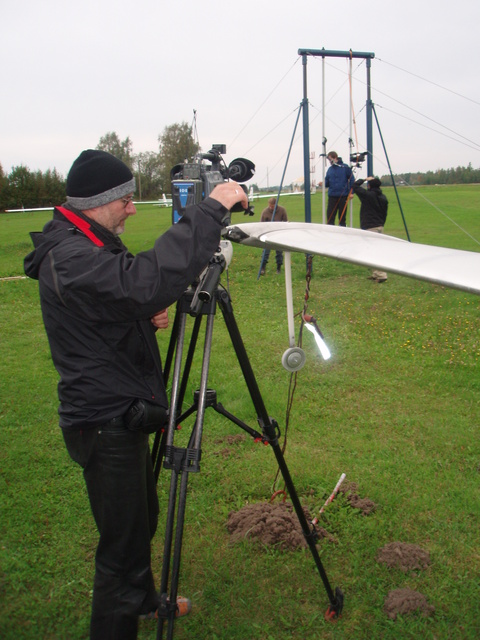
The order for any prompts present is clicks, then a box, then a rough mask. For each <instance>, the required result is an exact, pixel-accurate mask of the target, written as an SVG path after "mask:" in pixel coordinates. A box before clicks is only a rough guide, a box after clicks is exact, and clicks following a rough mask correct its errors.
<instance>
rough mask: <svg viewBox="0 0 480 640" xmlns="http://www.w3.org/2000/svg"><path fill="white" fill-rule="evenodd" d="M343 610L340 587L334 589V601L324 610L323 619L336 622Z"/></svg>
mask: <svg viewBox="0 0 480 640" xmlns="http://www.w3.org/2000/svg"><path fill="white" fill-rule="evenodd" d="M342 610H343V592H342V590H341V589H340V587H336V589H335V602H334V603H332V604H330V606H329V607H328V609H327V611H326V612H325V620H328V621H329V622H336V621H337V620H338V618H340V617H341V615H342Z"/></svg>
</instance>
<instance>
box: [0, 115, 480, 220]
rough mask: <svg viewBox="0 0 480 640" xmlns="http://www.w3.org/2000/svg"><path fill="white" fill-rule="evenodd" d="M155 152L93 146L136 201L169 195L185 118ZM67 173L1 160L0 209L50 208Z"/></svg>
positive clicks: (185, 151)
mask: <svg viewBox="0 0 480 640" xmlns="http://www.w3.org/2000/svg"><path fill="white" fill-rule="evenodd" d="M157 140H158V151H157V152H154V151H145V152H142V153H137V154H135V153H134V152H133V143H132V141H131V140H130V138H129V137H127V138H125V139H124V140H121V139H120V138H119V136H118V134H117V133H116V132H115V131H110V132H108V133H106V134H105V135H104V136H102V137H101V138H100V140H99V142H98V145H97V147H96V148H97V149H100V150H103V151H108V152H109V153H111V154H113V155H114V156H116V157H117V158H119V159H120V160H123V162H125V164H126V165H127V166H129V167H130V169H131V170H132V173H133V174H134V176H135V179H136V183H137V191H136V194H135V197H136V198H138V199H139V200H158V199H159V198H161V197H162V194H164V193H165V194H166V193H170V191H171V187H170V183H171V179H170V171H171V169H172V168H173V167H174V166H175V165H177V164H181V163H183V162H185V160H191V159H192V158H193V157H194V156H195V155H196V154H197V153H198V152H199V151H200V147H199V145H198V143H197V142H195V140H194V138H193V133H192V127H191V126H189V125H188V124H187V123H186V122H181V123H174V124H172V125H168V126H166V127H165V129H164V130H163V132H162V133H161V134H159V135H158V138H157ZM381 180H382V183H383V185H385V186H388V185H392V177H391V176H390V175H385V176H382V177H381ZM394 180H395V184H409V185H412V186H417V185H433V184H472V183H480V168H478V169H474V168H473V167H472V164H471V163H470V164H469V165H468V166H467V167H456V168H451V169H437V171H427V172H425V173H421V172H411V173H404V174H401V175H400V174H398V175H394ZM65 185H66V176H65V177H64V176H62V175H61V174H59V173H58V172H57V170H56V169H53V170H52V169H48V170H47V171H45V172H42V171H31V170H30V169H29V168H28V167H26V166H23V165H20V166H17V167H13V168H12V170H11V171H10V173H9V174H5V173H4V171H3V168H2V165H1V164H0V211H5V210H7V209H22V208H25V209H28V208H34V207H53V206H54V205H57V204H61V203H62V202H65V198H66V195H65Z"/></svg>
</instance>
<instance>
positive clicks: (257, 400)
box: [152, 262, 343, 640]
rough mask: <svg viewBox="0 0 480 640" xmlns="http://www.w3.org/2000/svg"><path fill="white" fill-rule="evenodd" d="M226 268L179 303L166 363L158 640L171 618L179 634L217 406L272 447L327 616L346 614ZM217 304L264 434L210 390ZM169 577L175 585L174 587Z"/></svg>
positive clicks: (160, 438)
mask: <svg viewBox="0 0 480 640" xmlns="http://www.w3.org/2000/svg"><path fill="white" fill-rule="evenodd" d="M222 270H223V265H222V266H220V267H219V265H218V263H217V262H215V264H213V265H210V267H209V269H208V270H207V274H206V276H205V278H204V280H203V286H202V283H200V284H199V285H198V286H197V288H196V290H188V291H187V292H186V293H185V294H184V295H183V297H182V298H181V299H180V300H179V301H178V303H177V310H176V315H175V321H174V324H173V329H172V334H171V338H170V345H169V349H168V353H167V358H166V361H165V370H164V376H165V378H166V380H167V379H168V376H169V371H170V367H171V363H172V361H173V359H174V370H173V378H172V392H171V399H170V420H169V425H168V429H167V430H166V431H165V432H164V433H163V434H162V435H160V433H159V432H158V433H157V435H156V438H155V442H154V446H153V449H152V457H153V462H154V468H155V474H156V477H157V479H158V475H159V473H160V468H161V464H162V458H164V462H163V466H164V467H165V468H166V469H171V471H172V474H171V480H170V494H169V503H168V510H167V522H166V531H165V546H164V556H163V566H162V576H161V585H160V607H159V620H158V629H157V640H161V639H162V638H163V630H164V625H165V622H167V625H168V627H167V638H168V639H171V638H173V628H174V622H175V611H176V605H175V603H176V599H177V589H178V581H179V574H180V556H181V548H182V537H183V526H184V520H185V505H186V498H187V484H188V475H189V473H196V472H199V471H200V457H201V442H202V433H203V421H204V415H205V411H206V409H207V408H208V407H213V409H215V411H217V412H218V413H220V414H222V415H223V416H225V417H227V418H228V419H229V420H231V421H232V422H234V423H235V424H236V425H238V426H239V427H240V428H242V429H244V430H245V431H246V432H247V433H249V434H250V435H251V436H252V437H254V438H255V439H260V440H262V441H263V442H266V443H268V444H269V445H270V446H271V447H272V449H273V452H274V453H275V457H276V459H277V462H278V465H279V468H280V471H281V473H282V476H283V479H284V481H285V485H286V488H287V490H288V493H289V495H290V499H291V501H292V504H293V506H294V509H295V512H296V514H297V517H298V519H299V521H300V525H301V527H302V530H303V534H304V536H305V539H306V542H307V544H308V546H309V548H310V551H311V553H312V556H313V559H314V561H315V564H316V566H317V569H318V572H319V574H320V577H321V579H322V581H323V584H324V586H325V589H326V592H327V595H328V599H329V601H330V604H329V607H328V609H327V612H326V614H325V616H326V618H328V619H334V618H337V617H338V616H340V614H341V611H342V608H343V594H342V591H341V590H340V589H339V588H338V587H337V588H336V589H335V592H334V591H333V590H332V587H331V586H330V583H329V581H328V577H327V575H326V573H325V570H324V568H323V565H322V562H321V560H320V557H319V554H318V551H317V547H316V541H317V540H318V533H317V531H316V529H315V526H312V525H311V524H309V523H308V521H307V519H306V517H305V513H304V511H303V509H302V506H301V503H300V500H299V498H298V495H297V492H296V490H295V487H294V485H293V482H292V478H291V476H290V473H289V470H288V468H287V465H286V463H285V459H284V456H283V452H282V450H281V447H280V445H279V442H278V437H279V428H278V424H277V423H276V421H275V420H273V419H272V418H271V417H269V415H268V413H267V410H266V408H265V405H264V402H263V399H262V396H261V394H260V390H259V388H258V385H257V382H256V380H255V376H254V373H253V370H252V367H251V365H250V361H249V359H248V356H247V352H246V350H245V346H244V344H243V341H242V337H241V335H240V331H239V329H238V326H237V323H236V320H235V317H234V314H233V309H232V304H231V299H230V296H229V294H228V292H227V291H226V290H225V289H223V288H222V287H219V286H218V285H219V280H220V275H221V272H222ZM209 272H210V273H209ZM217 306H218V307H219V308H220V309H221V311H222V314H223V318H224V320H225V324H226V326H227V329H228V333H229V336H230V339H231V341H232V344H233V347H234V349H235V353H236V356H237V358H238V362H239V364H240V367H241V370H242V373H243V376H244V379H245V382H246V384H247V387H248V390H249V393H250V396H251V399H252V402H253V405H254V407H255V410H256V414H257V420H258V424H259V426H260V428H261V433H260V432H258V431H256V430H255V429H252V428H251V427H249V426H248V425H247V424H245V423H244V422H243V421H242V420H240V419H238V418H237V417H235V416H234V415H232V414H231V413H229V412H228V411H227V410H226V409H225V408H224V407H223V406H222V405H221V404H220V403H218V402H217V395H216V392H215V391H214V390H212V389H208V387H207V380H208V371H209V366H210V353H211V346H212V336H213V323H214V318H215V312H216V309H217ZM188 315H191V316H194V317H195V323H194V327H193V330H192V334H191V337H190V345H189V349H188V353H187V356H186V359H185V364H184V367H183V376H182V375H181V369H182V361H183V347H184V342H185V328H186V319H187V316H188ZM204 316H205V317H206V331H205V342H204V351H203V363H202V371H201V380H200V388H199V389H198V390H197V391H196V392H195V394H194V402H193V405H192V406H191V407H190V408H189V409H188V410H187V411H186V412H184V413H183V414H182V415H179V414H178V408H179V407H181V406H182V403H183V398H184V395H185V391H186V385H187V381H188V377H189V373H190V370H191V366H192V362H193V356H194V353H195V348H196V343H197V340H198V335H199V331H200V325H201V322H202V318H203V317H204ZM174 353H175V358H174ZM194 412H196V420H195V424H194V426H193V429H192V432H191V435H190V439H189V443H188V446H187V447H186V448H179V447H176V446H174V444H173V440H174V434H175V430H176V428H177V425H178V424H180V423H181V421H182V420H184V419H185V418H186V417H188V416H189V415H191V414H193V413H194ZM177 494H178V505H177ZM175 512H176V527H175ZM170 567H171V569H170ZM170 574H171V575H170ZM169 579H170V587H169V585H168V583H169Z"/></svg>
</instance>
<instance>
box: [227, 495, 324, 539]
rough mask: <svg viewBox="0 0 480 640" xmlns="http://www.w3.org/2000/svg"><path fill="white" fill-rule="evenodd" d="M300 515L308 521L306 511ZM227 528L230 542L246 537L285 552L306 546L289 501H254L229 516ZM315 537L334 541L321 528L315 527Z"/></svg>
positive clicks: (309, 518)
mask: <svg viewBox="0 0 480 640" xmlns="http://www.w3.org/2000/svg"><path fill="white" fill-rule="evenodd" d="M304 512H305V515H306V517H307V520H308V521H309V522H310V521H311V519H312V518H311V516H310V514H309V513H308V511H307V510H306V509H304ZM227 529H228V531H229V533H230V535H231V541H232V542H239V541H240V540H244V539H246V538H248V539H250V540H252V541H253V542H259V543H261V544H264V545H266V546H275V547H277V548H280V549H285V550H292V549H299V548H305V547H306V546H307V543H306V541H305V537H304V535H303V531H302V527H301V526H300V522H299V521H298V517H297V514H296V513H295V510H294V508H293V505H292V504H291V503H290V502H282V503H276V504H272V503H270V502H258V503H255V504H249V505H246V506H244V507H242V508H241V509H240V511H232V512H231V513H230V515H229V516H228V521H227ZM318 534H319V538H327V539H328V540H330V541H332V542H334V541H335V539H334V538H333V536H331V535H330V534H329V533H328V532H327V531H325V529H322V528H318Z"/></svg>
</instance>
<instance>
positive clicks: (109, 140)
mask: <svg viewBox="0 0 480 640" xmlns="http://www.w3.org/2000/svg"><path fill="white" fill-rule="evenodd" d="M97 149H99V150H100V151H108V153H111V154H112V156H115V157H116V158H118V159H119V160H122V162H124V163H125V164H126V165H127V167H130V169H132V168H133V155H132V151H133V144H132V141H131V140H130V138H129V137H128V136H127V137H126V138H125V140H120V138H119V137H118V134H117V133H116V132H115V131H109V132H108V133H106V134H105V135H104V136H102V137H101V138H100V141H99V143H98V145H97Z"/></svg>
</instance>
